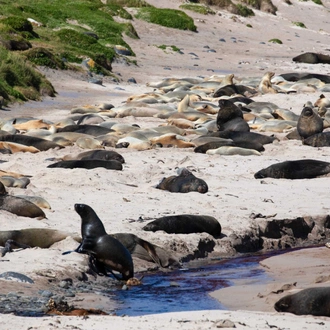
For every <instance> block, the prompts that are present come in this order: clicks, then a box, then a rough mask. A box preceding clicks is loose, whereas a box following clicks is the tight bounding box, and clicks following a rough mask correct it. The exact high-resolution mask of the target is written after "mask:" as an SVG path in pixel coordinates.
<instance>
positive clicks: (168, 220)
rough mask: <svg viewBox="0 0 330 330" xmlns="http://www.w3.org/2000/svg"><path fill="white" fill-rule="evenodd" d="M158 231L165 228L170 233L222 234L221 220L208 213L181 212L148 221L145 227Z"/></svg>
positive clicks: (148, 229) (144, 228) (147, 229)
mask: <svg viewBox="0 0 330 330" xmlns="http://www.w3.org/2000/svg"><path fill="white" fill-rule="evenodd" d="M142 229H143V230H146V231H153V232H156V231H158V230H163V231H165V232H166V233H168V234H192V233H203V232H205V233H208V234H210V235H212V236H215V237H218V236H220V234H221V225H220V223H219V221H218V220H217V219H216V218H214V217H211V216H208V215H194V214H179V215H169V216H165V217H161V218H158V219H155V220H154V221H151V222H149V223H147V224H146V225H145V226H144V227H143V228H142Z"/></svg>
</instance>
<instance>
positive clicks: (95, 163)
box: [47, 159, 123, 171]
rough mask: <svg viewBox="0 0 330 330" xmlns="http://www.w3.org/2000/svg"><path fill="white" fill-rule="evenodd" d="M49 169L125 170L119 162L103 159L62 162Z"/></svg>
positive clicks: (51, 165)
mask: <svg viewBox="0 0 330 330" xmlns="http://www.w3.org/2000/svg"><path fill="white" fill-rule="evenodd" d="M47 167H48V168H59V167H60V168H70V169H73V168H85V169H87V170H91V169H94V168H97V167H103V168H105V169H107V170H119V171H121V170H122V169H123V165H122V163H121V162H118V161H117V160H101V159H79V160H62V161H59V162H57V163H54V164H50V165H48V166H47Z"/></svg>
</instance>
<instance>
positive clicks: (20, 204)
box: [0, 182, 46, 220]
mask: <svg viewBox="0 0 330 330" xmlns="http://www.w3.org/2000/svg"><path fill="white" fill-rule="evenodd" d="M0 210H4V211H7V212H10V213H13V214H16V215H18V216H21V217H29V218H37V219H39V220H40V219H44V218H46V215H45V213H44V211H43V210H42V209H41V208H40V207H39V206H37V205H35V204H34V203H32V202H30V201H28V200H26V199H24V198H20V197H15V196H10V195H8V194H7V191H6V188H5V186H4V185H3V184H2V182H0Z"/></svg>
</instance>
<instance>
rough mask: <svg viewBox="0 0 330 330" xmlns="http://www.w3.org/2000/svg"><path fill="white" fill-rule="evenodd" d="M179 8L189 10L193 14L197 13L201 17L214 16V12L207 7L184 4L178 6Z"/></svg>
mask: <svg viewBox="0 0 330 330" xmlns="http://www.w3.org/2000/svg"><path fill="white" fill-rule="evenodd" d="M180 8H181V9H185V10H190V11H193V12H195V13H199V14H203V15H208V14H211V15H215V11H214V10H213V9H211V8H210V7H208V6H203V5H194V4H190V3H185V4H183V5H180Z"/></svg>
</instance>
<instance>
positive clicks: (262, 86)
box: [258, 72, 277, 94]
mask: <svg viewBox="0 0 330 330" xmlns="http://www.w3.org/2000/svg"><path fill="white" fill-rule="evenodd" d="M274 75H275V72H266V73H265V74H264V75H263V77H262V78H261V81H260V83H259V86H258V90H259V92H260V93H261V94H267V93H272V94H276V93H277V90H276V89H274V88H273V85H272V81H271V80H272V78H273V77H274Z"/></svg>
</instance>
